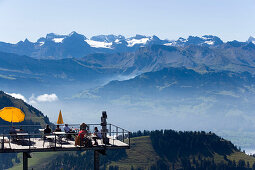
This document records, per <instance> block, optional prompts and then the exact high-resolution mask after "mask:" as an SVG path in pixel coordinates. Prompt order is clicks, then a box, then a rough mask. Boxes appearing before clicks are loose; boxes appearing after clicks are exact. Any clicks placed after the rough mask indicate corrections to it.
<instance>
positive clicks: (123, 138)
mask: <svg viewBox="0 0 255 170" xmlns="http://www.w3.org/2000/svg"><path fill="white" fill-rule="evenodd" d="M122 142H124V129H122Z"/></svg>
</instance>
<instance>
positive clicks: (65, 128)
mask: <svg viewBox="0 0 255 170" xmlns="http://www.w3.org/2000/svg"><path fill="white" fill-rule="evenodd" d="M64 131H65V132H66V133H69V132H70V131H71V129H70V128H69V127H68V124H65V127H64Z"/></svg>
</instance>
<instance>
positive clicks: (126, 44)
mask: <svg viewBox="0 0 255 170" xmlns="http://www.w3.org/2000/svg"><path fill="white" fill-rule="evenodd" d="M249 42H251V43H254V38H253V37H250V38H249V40H248V41H247V42H244V43H246V44H248V43H249ZM233 43H236V42H235V41H234V42H230V44H233ZM154 44H157V45H165V46H176V47H185V46H189V45H199V46H206V47H217V46H221V45H223V44H225V43H224V42H223V41H222V40H221V39H220V38H219V37H216V36H212V35H205V36H202V37H196V36H189V37H188V38H187V39H185V38H179V39H178V40H176V41H174V40H167V39H165V40H161V39H159V38H158V37H157V36H155V35H154V36H144V35H136V36H134V37H129V38H126V37H124V36H122V35H97V36H93V37H91V38H87V37H85V36H84V35H81V34H78V33H76V32H72V33H70V34H69V35H57V34H54V33H49V34H47V35H46V37H42V38H39V39H38V40H37V41H36V42H30V41H29V40H28V39H26V40H24V41H19V42H18V43H17V44H10V43H6V42H0V51H2V52H8V53H16V54H19V55H27V56H30V57H33V58H38V59H62V58H72V57H75V58H80V57H84V56H86V55H88V54H93V53H124V52H133V51H136V50H137V49H138V48H141V47H147V46H151V45H154ZM236 45H238V43H236Z"/></svg>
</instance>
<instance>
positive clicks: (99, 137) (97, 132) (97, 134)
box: [93, 127, 102, 145]
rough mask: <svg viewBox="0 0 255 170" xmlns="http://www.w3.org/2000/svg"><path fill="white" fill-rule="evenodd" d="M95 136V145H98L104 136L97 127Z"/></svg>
mask: <svg viewBox="0 0 255 170" xmlns="http://www.w3.org/2000/svg"><path fill="white" fill-rule="evenodd" d="M94 135H95V137H93V139H94V141H95V145H98V143H97V139H102V134H101V132H99V130H98V129H97V127H95V132H94Z"/></svg>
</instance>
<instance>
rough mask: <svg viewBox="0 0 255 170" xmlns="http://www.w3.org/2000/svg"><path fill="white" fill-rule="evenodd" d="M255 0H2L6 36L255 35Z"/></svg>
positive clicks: (0, 36) (0, 34) (0, 37)
mask: <svg viewBox="0 0 255 170" xmlns="http://www.w3.org/2000/svg"><path fill="white" fill-rule="evenodd" d="M254 9H255V0H97V1H96V0H94V1H92V0H0V41H6V42H17V41H19V40H24V39H25V38H28V39H29V40H31V41H36V40H37V39H38V38H39V37H42V36H45V35H46V34H47V33H50V32H54V33H58V34H68V33H70V32H71V31H77V32H79V33H82V34H84V35H85V36H87V37H91V36H93V35H98V34H122V35H124V36H127V37H129V36H133V35H135V34H144V35H157V36H159V37H160V38H163V39H165V38H167V39H177V38H178V37H187V36H189V35H197V36H201V35H205V34H212V35H217V36H219V37H221V38H222V39H223V40H224V41H228V40H234V39H236V40H240V41H246V40H247V39H248V37H249V36H250V35H252V36H255V10H254Z"/></svg>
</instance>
